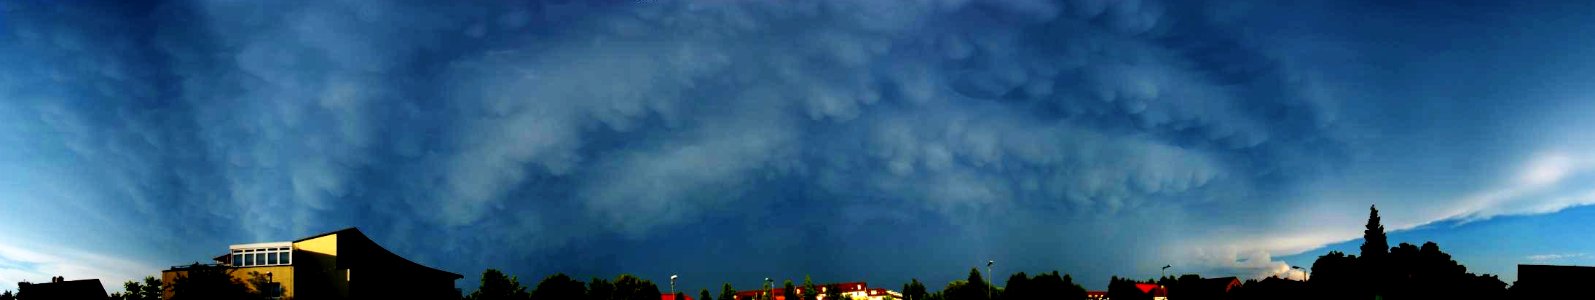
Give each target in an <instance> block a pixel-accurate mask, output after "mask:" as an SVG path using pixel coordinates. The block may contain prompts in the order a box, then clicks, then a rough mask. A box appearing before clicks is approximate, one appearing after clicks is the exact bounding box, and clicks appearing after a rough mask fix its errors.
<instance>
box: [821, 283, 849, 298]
mask: <svg viewBox="0 0 1595 300" xmlns="http://www.w3.org/2000/svg"><path fill="white" fill-rule="evenodd" d="M838 287H839V286H836V285H830V286H827V287H825V300H845V299H846V298H842V289H839V288H838Z"/></svg>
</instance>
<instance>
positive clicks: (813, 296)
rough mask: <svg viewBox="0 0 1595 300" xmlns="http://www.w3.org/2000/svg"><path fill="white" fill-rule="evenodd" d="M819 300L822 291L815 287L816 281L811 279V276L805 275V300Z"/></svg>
mask: <svg viewBox="0 0 1595 300" xmlns="http://www.w3.org/2000/svg"><path fill="white" fill-rule="evenodd" d="M819 298H820V289H819V288H817V287H814V279H813V278H809V275H803V300H817V299H819ZM833 300H834V299H833Z"/></svg>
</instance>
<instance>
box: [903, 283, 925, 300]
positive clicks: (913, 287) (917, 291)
mask: <svg viewBox="0 0 1595 300" xmlns="http://www.w3.org/2000/svg"><path fill="white" fill-rule="evenodd" d="M903 298H904V300H926V299H929V298H930V293H928V292H926V291H925V284H924V283H920V282H919V279H917V278H913V279H909V281H908V283H905V284H903Z"/></svg>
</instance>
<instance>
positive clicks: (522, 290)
mask: <svg viewBox="0 0 1595 300" xmlns="http://www.w3.org/2000/svg"><path fill="white" fill-rule="evenodd" d="M530 296H531V295H530V294H528V293H527V292H526V287H524V286H521V282H520V279H518V278H516V277H514V276H506V275H504V272H502V271H499V270H497V269H487V270H486V271H482V285H481V286H479V287H477V288H476V291H475V292H471V295H469V296H466V297H465V299H469V300H524V299H528V298H530Z"/></svg>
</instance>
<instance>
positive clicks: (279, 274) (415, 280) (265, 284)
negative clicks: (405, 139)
mask: <svg viewBox="0 0 1595 300" xmlns="http://www.w3.org/2000/svg"><path fill="white" fill-rule="evenodd" d="M227 248H228V253H227V254H224V255H221V256H217V257H216V258H214V261H215V264H214V265H195V266H177V267H172V268H171V269H169V270H166V271H162V272H161V283H162V284H163V285H165V286H172V284H173V283H174V282H175V281H176V279H177V277H178V276H186V274H187V273H188V272H189V271H190V270H192V269H194V268H224V269H226V272H227V273H228V274H230V275H231V276H232V277H233V278H236V279H238V280H240V281H243V282H247V283H249V285H250V289H252V290H253V291H254V292H257V293H260V294H261V295H262V296H265V297H267V298H275V299H301V300H315V299H446V298H456V297H459V291H458V290H456V289H455V288H454V281H455V280H457V279H460V278H463V276H460V274H455V273H451V272H447V271H443V270H438V269H434V268H431V267H427V266H423V265H421V264H417V263H415V262H412V261H410V260H408V259H405V258H403V257H400V256H398V255H396V254H393V253H392V252H389V251H388V250H387V249H383V248H382V246H379V245H377V243H376V242H374V241H372V240H371V239H370V238H368V237H366V235H365V234H364V233H361V232H360V230H359V229H356V228H347V229H343V230H338V231H333V232H328V233H323V234H318V235H314V236H310V237H306V238H303V239H299V240H295V241H292V242H273V243H255V244H240V245H231V246H228V247H227ZM172 293H173V291H172V290H171V289H167V290H166V291H165V294H164V297H163V299H171V298H172ZM30 296H31V295H30ZM30 299H31V297H30Z"/></svg>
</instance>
